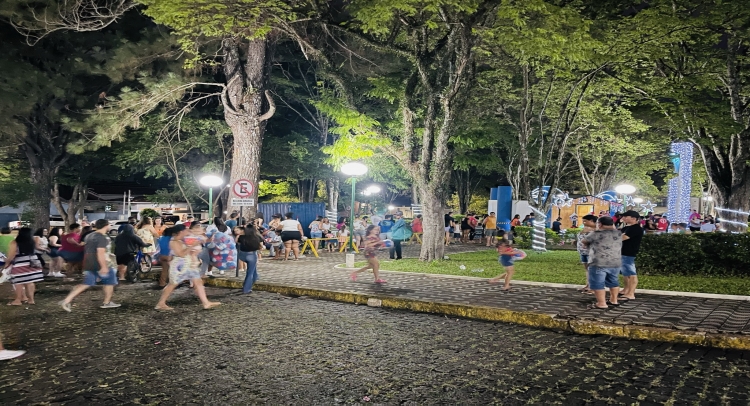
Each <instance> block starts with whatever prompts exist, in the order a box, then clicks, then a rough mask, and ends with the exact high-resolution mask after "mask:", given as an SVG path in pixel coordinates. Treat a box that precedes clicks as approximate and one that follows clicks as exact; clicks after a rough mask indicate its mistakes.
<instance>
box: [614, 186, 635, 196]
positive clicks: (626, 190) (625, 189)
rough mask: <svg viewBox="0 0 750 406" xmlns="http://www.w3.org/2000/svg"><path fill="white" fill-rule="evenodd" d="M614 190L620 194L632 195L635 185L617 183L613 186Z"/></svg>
mask: <svg viewBox="0 0 750 406" xmlns="http://www.w3.org/2000/svg"><path fill="white" fill-rule="evenodd" d="M615 192H617V193H619V194H621V195H632V194H633V193H635V186H633V185H617V186H615Z"/></svg>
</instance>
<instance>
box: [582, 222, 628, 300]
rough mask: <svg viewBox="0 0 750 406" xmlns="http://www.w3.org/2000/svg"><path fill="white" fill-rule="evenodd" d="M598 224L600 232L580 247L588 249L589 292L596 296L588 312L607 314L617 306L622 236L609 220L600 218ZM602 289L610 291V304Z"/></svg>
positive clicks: (584, 241)
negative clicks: (595, 311)
mask: <svg viewBox="0 0 750 406" xmlns="http://www.w3.org/2000/svg"><path fill="white" fill-rule="evenodd" d="M598 223H599V229H598V230H596V231H594V232H591V233H589V234H588V235H587V236H586V237H584V238H583V244H584V245H587V246H588V247H589V288H590V289H591V290H593V291H594V296H596V302H595V303H593V304H591V305H590V306H589V307H588V308H589V309H592V310H593V309H595V310H607V309H609V306H619V305H620V304H619V303H617V294H618V293H619V292H620V280H619V276H620V268H621V267H622V258H621V254H620V250H621V249H622V236H621V234H620V231H619V230H617V229H616V228H615V223H614V221H612V218H611V217H599V220H598ZM605 288H609V301H607V300H606V292H605V291H604V290H605Z"/></svg>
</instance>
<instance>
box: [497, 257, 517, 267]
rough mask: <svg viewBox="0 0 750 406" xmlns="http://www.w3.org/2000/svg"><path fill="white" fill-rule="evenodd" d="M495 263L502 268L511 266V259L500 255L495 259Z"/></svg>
mask: <svg viewBox="0 0 750 406" xmlns="http://www.w3.org/2000/svg"><path fill="white" fill-rule="evenodd" d="M497 262H499V263H500V265H502V266H513V262H514V260H513V257H512V256H510V255H500V256H498V257H497Z"/></svg>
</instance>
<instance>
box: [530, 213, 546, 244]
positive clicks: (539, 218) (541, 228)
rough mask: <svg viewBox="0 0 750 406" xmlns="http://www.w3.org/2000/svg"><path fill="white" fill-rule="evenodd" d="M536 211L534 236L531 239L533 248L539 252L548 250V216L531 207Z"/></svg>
mask: <svg viewBox="0 0 750 406" xmlns="http://www.w3.org/2000/svg"><path fill="white" fill-rule="evenodd" d="M530 208H531V211H533V212H534V215H535V216H534V217H536V218H535V219H534V230H533V231H532V232H533V233H534V237H533V238H532V240H531V249H533V250H534V251H537V252H547V236H546V233H545V223H546V222H547V216H546V215H545V214H544V213H542V212H541V211H539V210H537V209H536V208H534V207H530Z"/></svg>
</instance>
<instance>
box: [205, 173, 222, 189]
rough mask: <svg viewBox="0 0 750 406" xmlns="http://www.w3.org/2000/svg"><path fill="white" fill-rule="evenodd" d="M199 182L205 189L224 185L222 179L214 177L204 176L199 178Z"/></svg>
mask: <svg viewBox="0 0 750 406" xmlns="http://www.w3.org/2000/svg"><path fill="white" fill-rule="evenodd" d="M200 182H201V185H203V186H206V187H218V186H221V185H223V184H224V179H222V178H220V177H218V176H216V175H206V176H203V177H201V179H200Z"/></svg>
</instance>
